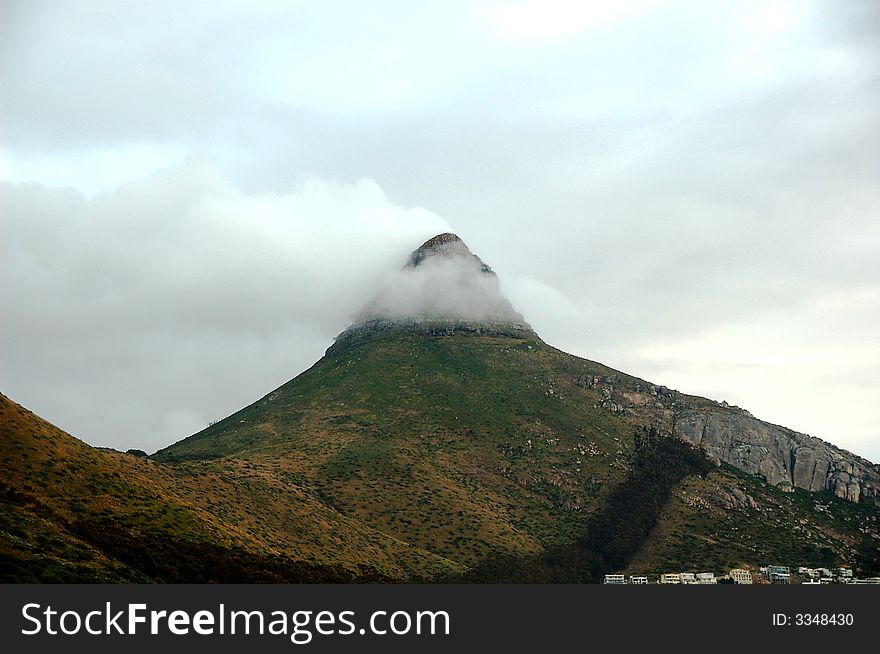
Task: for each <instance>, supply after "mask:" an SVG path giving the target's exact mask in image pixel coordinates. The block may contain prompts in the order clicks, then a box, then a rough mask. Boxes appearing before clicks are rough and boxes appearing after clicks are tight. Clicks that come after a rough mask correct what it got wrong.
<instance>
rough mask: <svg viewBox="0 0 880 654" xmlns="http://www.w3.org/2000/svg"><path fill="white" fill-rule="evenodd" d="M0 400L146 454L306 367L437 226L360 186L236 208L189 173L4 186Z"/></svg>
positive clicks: (323, 184)
mask: <svg viewBox="0 0 880 654" xmlns="http://www.w3.org/2000/svg"><path fill="white" fill-rule="evenodd" d="M0 213H2V214H3V215H4V227H3V239H2V246H0V247H2V251H0V259H2V263H0V270H2V278H3V280H4V287H5V289H4V299H3V305H4V307H3V313H4V319H3V323H2V342H3V365H2V366H0V386H2V388H3V391H4V392H5V393H7V394H9V395H11V396H12V397H13V398H14V399H15V400H17V401H19V402H21V403H23V404H24V405H25V406H28V407H29V408H31V409H32V410H34V411H36V412H37V413H39V414H41V415H43V416H44V417H46V418H47V419H49V420H52V421H54V422H57V423H58V424H60V425H61V426H62V427H64V428H65V429H67V430H69V431H71V432H72V433H73V434H75V435H77V436H80V437H83V438H85V439H86V440H88V441H89V442H91V443H95V444H106V445H112V446H115V447H122V448H126V447H139V448H141V449H145V450H155V449H157V448H159V447H161V446H164V445H167V444H169V443H171V442H173V441H175V440H177V439H179V438H181V437H184V436H186V435H188V434H190V433H192V432H194V431H197V430H199V429H201V428H203V427H204V426H206V424H207V422H208V421H209V420H213V419H217V418H220V417H223V416H225V415H227V414H228V413H230V412H232V411H234V410H236V409H237V408H239V407H241V406H243V405H244V404H246V403H248V402H251V401H253V400H254V399H256V397H257V396H259V394H260V393H262V392H264V391H268V390H270V389H271V388H272V387H273V385H276V384H280V383H283V382H284V381H287V380H288V379H290V378H291V377H292V376H293V375H294V374H296V373H297V372H299V371H300V370H303V369H304V368H306V367H308V366H309V365H311V364H312V363H313V362H314V361H315V360H316V359H317V358H318V357H319V356H320V355H321V354H322V353H323V350H324V348H326V347H327V346H328V345H329V344H330V342H331V340H332V337H333V336H335V335H336V334H337V333H338V332H340V331H341V330H342V329H343V328H345V327H346V326H347V324H348V322H349V319H350V317H351V315H352V314H353V313H354V312H355V311H357V310H358V309H359V308H360V306H361V304H362V303H363V301H364V298H365V297H369V295H370V294H371V293H372V292H374V290H375V289H376V288H377V286H378V284H379V282H380V280H381V279H382V278H383V275H384V274H385V273H386V271H387V270H388V269H389V268H390V267H393V266H399V265H400V262H401V261H405V259H406V256H407V254H408V253H409V251H410V250H411V249H412V247H413V245H412V244H413V243H419V242H421V241H423V240H425V239H426V238H427V237H430V236H432V235H434V234H436V233H438V232H443V231H447V230H448V225H447V224H446V223H445V222H444V221H443V220H441V219H440V218H438V217H437V216H435V215H433V214H431V213H429V212H427V211H424V210H422V209H404V208H400V207H396V206H394V205H393V204H392V203H391V202H389V201H388V199H387V198H386V197H385V195H384V194H383V193H382V191H381V189H379V187H378V186H377V185H376V184H375V183H374V182H372V181H371V180H368V179H365V180H361V181H359V182H358V183H356V184H353V185H349V184H340V183H333V182H327V181H322V180H318V179H314V180H311V181H308V182H306V183H304V184H302V185H301V186H299V187H298V188H297V189H296V190H295V191H293V192H291V193H289V194H286V195H276V196H255V195H245V194H242V193H241V192H240V191H238V190H237V189H236V188H235V187H234V186H233V185H232V184H230V182H229V181H228V180H227V179H225V178H224V176H223V175H222V174H221V173H220V172H219V171H218V170H217V169H216V168H214V167H213V166H212V165H210V164H208V163H207V162H204V161H198V160H189V161H187V162H186V163H185V164H183V165H180V166H178V167H175V168H171V169H166V170H164V171H161V172H159V173H157V174H156V175H154V176H152V177H149V178H147V179H145V180H142V181H138V182H132V183H129V184H126V185H123V186H121V187H120V188H119V189H117V190H116V191H114V192H111V193H106V194H101V195H98V196H97V197H95V198H94V199H92V200H89V199H86V198H85V197H84V196H83V195H82V194H81V193H80V192H79V191H76V190H74V189H72V188H54V189H48V188H45V187H43V186H40V185H37V184H20V185H12V184H9V183H6V182H4V183H0Z"/></svg>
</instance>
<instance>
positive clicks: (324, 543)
mask: <svg viewBox="0 0 880 654" xmlns="http://www.w3.org/2000/svg"><path fill="white" fill-rule="evenodd" d="M401 274H402V275H403V282H401V283H402V284H403V288H404V291H406V292H403V291H401V290H400V288H398V287H389V288H386V289H384V290H383V291H382V292H381V293H380V295H379V296H378V297H377V299H376V300H374V301H372V302H370V303H368V304H367V307H366V308H365V311H364V312H363V313H362V315H361V316H360V319H359V322H358V323H357V324H356V325H354V326H353V327H352V328H350V329H349V330H346V332H344V333H343V334H342V335H340V337H339V338H338V339H337V341H336V343H335V344H334V345H333V346H332V347H331V348H330V349H329V350H328V352H327V354H326V355H325V356H324V357H323V358H321V359H320V360H319V361H318V362H317V363H316V364H315V365H314V366H312V367H311V368H310V369H309V370H307V371H305V372H304V373H302V374H301V375H299V376H298V377H296V378H295V379H293V380H292V381H290V382H288V383H287V384H285V385H283V386H281V387H280V388H278V389H276V390H274V391H272V392H271V393H269V394H268V395H266V396H264V397H263V398H261V399H260V400H258V401H256V402H255V403H253V404H252V405H250V406H248V407H246V408H244V409H241V410H240V411H238V412H236V413H234V414H232V415H230V416H229V417H227V418H226V419H224V420H221V421H220V422H218V423H216V424H214V425H212V426H210V427H209V428H207V429H205V430H204V431H202V432H199V433H198V434H195V435H193V436H191V437H189V438H187V439H185V440H182V441H180V442H179V443H176V444H174V445H172V446H171V447H168V448H166V449H164V450H161V451H159V452H157V453H156V454H155V455H153V456H152V457H150V458H149V459H144V458H140V457H136V456H132V455H128V454H122V453H117V452H110V451H105V450H96V449H94V448H90V447H88V446H87V445H85V444H84V443H82V442H81V441H78V440H76V439H74V438H72V437H71V436H69V435H67V434H64V433H63V432H61V431H60V430H58V429H56V428H54V427H52V426H51V425H48V424H47V423H45V422H43V421H41V420H40V419H39V418H36V417H35V416H33V415H32V414H30V413H29V412H27V411H26V410H24V409H22V408H21V407H19V406H18V405H15V404H14V403H13V402H11V401H9V400H7V399H6V398H2V399H3V402H2V405H0V406H2V422H0V434H2V442H0V445H2V447H0V461H2V463H3V466H4V471H5V472H4V476H3V485H2V492H3V495H2V504H0V557H2V558H0V561H2V577H3V578H4V579H6V580H16V579H18V580H31V579H38V580H55V579H58V580H72V579H94V580H107V581H119V580H147V579H154V580H161V581H179V580H186V581H202V580H238V579H246V580H267V581H273V580H294V581H296V580H305V579H323V580H329V579H338V580H345V581H368V580H401V581H428V580H448V581H461V580H464V581H468V580H472V581H539V582H541V581H582V582H589V581H596V580H601V575H602V574H604V573H606V572H610V571H618V570H628V571H633V572H637V571H638V572H664V571H678V570H713V571H716V572H721V571H724V570H727V569H729V568H732V567H742V566H748V567H753V568H754V567H757V566H758V565H763V564H767V563H782V564H789V565H807V566H823V567H831V566H836V565H850V566H852V567H854V568H855V569H856V571H857V574H861V575H873V574H877V573H878V572H880V570H878V567H880V563H878V562H880V555H878V546H880V537H878V514H880V511H878V507H877V500H878V492H877V491H878V488H880V482H878V479H880V472H878V469H877V467H876V466H874V465H873V464H871V463H870V462H868V461H865V460H864V459H860V458H859V457H856V456H855V455H852V454H850V453H848V452H844V451H842V450H839V449H837V448H835V447H833V446H831V445H829V444H827V443H824V442H823V441H820V440H818V439H813V438H810V437H808V436H805V435H803V434H798V433H796V432H792V431H790V430H787V429H784V428H782V427H777V426H774V425H769V424H767V423H763V422H761V421H759V420H756V419H755V418H753V417H751V416H750V415H749V414H747V413H746V412H744V411H743V410H741V409H738V408H736V407H728V406H726V405H724V404H719V403H716V402H714V401H711V400H707V399H704V398H699V397H693V396H689V395H685V394H683V393H679V392H676V391H672V390H670V389H667V388H665V387H663V386H657V385H654V384H651V383H649V382H647V381H645V380H641V379H638V378H635V377H632V376H629V375H626V374H624V373H621V372H619V371H616V370H612V369H610V368H608V367H606V366H603V365H601V364H599V363H595V362H592V361H588V360H585V359H581V358H579V357H576V356H572V355H570V354H567V353H565V352H561V351H560V350H557V349H555V348H553V347H551V346H549V345H547V344H546V343H544V342H543V341H542V340H541V339H540V338H539V337H538V336H537V335H536V334H535V333H534V332H533V331H532V330H531V328H530V327H529V326H528V325H527V324H526V323H525V322H524V321H523V320H522V316H520V315H519V314H517V313H516V312H515V311H513V309H512V307H510V305H509V303H507V302H506V300H503V298H501V297H500V294H499V292H498V290H497V282H496V280H495V278H494V273H492V271H491V269H490V268H489V267H488V266H486V264H484V263H483V262H482V261H480V260H479V259H477V258H476V257H474V256H473V255H472V254H471V253H470V251H469V250H467V248H466V246H464V245H463V244H462V243H461V242H460V240H458V239H457V237H454V236H453V235H441V236H440V237H437V238H435V239H432V240H431V241H429V242H428V243H426V244H425V246H423V247H422V248H420V249H419V250H417V251H416V252H414V253H413V256H412V257H411V258H410V263H409V264H408V265H407V267H406V268H405V269H404V271H402V273H401ZM413 275H428V277H413ZM413 288H416V289H418V290H419V293H421V294H422V295H419V298H418V306H419V310H418V315H397V314H395V311H398V310H399V309H400V307H402V306H408V307H410V308H411V307H412V303H411V302H409V303H408V304H407V302H406V301H405V300H408V298H407V294H406V293H408V292H410V291H411V290H412V289H413ZM424 293H429V296H428V297H424V296H423V294H424ZM456 294H457V296H458V297H459V300H460V301H457V302H456V303H451V302H449V301H448V300H449V298H451V297H454V296H456ZM440 296H442V298H444V299H443V301H435V299H434V298H435V297H440ZM458 307H464V309H462V310H461V313H460V314H455V315H450V312H455V311H457V310H458V309H457V308H458ZM485 307H489V308H490V310H489V311H488V312H487V310H486V309H485ZM475 311H476V312H477V313H474V312H475ZM438 312H439V313H438ZM479 312H482V313H479ZM203 555H204V556H203ZM200 557H201V558H200ZM213 571H220V572H213Z"/></svg>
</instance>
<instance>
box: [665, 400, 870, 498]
mask: <svg viewBox="0 0 880 654" xmlns="http://www.w3.org/2000/svg"><path fill="white" fill-rule="evenodd" d="M674 433H675V435H677V436H679V437H680V438H683V439H684V440H686V441H688V442H690V443H693V444H694V445H699V446H700V447H702V448H703V449H704V450H706V451H707V452H708V453H709V454H710V455H714V456H717V457H718V458H719V459H721V460H722V461H724V462H726V463H729V464H731V465H733V466H735V467H737V468H739V469H741V470H744V471H746V472H750V473H753V474H757V475H761V476H762V477H764V478H765V479H766V480H767V481H768V482H769V483H771V484H773V485H774V486H779V487H781V488H783V489H786V488H787V489H791V488H803V489H805V490H809V491H821V490H830V491H831V492H833V493H834V494H835V495H837V496H838V497H841V498H845V499H848V500H850V501H851V502H859V501H861V500H865V501H873V502H875V503H880V469H878V466H877V465H875V464H873V463H871V462H870V461H867V460H866V459H862V458H861V457H859V456H856V455H855V454H852V453H850V452H846V451H844V450H841V449H838V448H836V447H835V446H833V445H831V444H830V443H826V442H825V441H822V440H820V439H818V438H814V437H812V436H808V435H806V434H801V433H799V432H796V431H793V430H791V429H787V428H785V427H780V426H778V425H772V424H770V423H767V422H763V421H762V420H758V419H757V418H753V417H751V416H748V415H745V414H743V413H737V412H734V411H718V412H706V411H699V410H691V409H685V410H684V411H682V412H681V413H679V414H678V415H677V416H676V420H675V426H674Z"/></svg>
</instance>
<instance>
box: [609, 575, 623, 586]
mask: <svg viewBox="0 0 880 654" xmlns="http://www.w3.org/2000/svg"><path fill="white" fill-rule="evenodd" d="M605 583H606V584H625V583H626V578H625V577H624V576H623V575H605Z"/></svg>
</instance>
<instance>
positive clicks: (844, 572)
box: [837, 568, 852, 579]
mask: <svg viewBox="0 0 880 654" xmlns="http://www.w3.org/2000/svg"><path fill="white" fill-rule="evenodd" d="M837 576H838V577H840V578H841V579H852V570H850V569H849V568H839V569H838V571H837Z"/></svg>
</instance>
